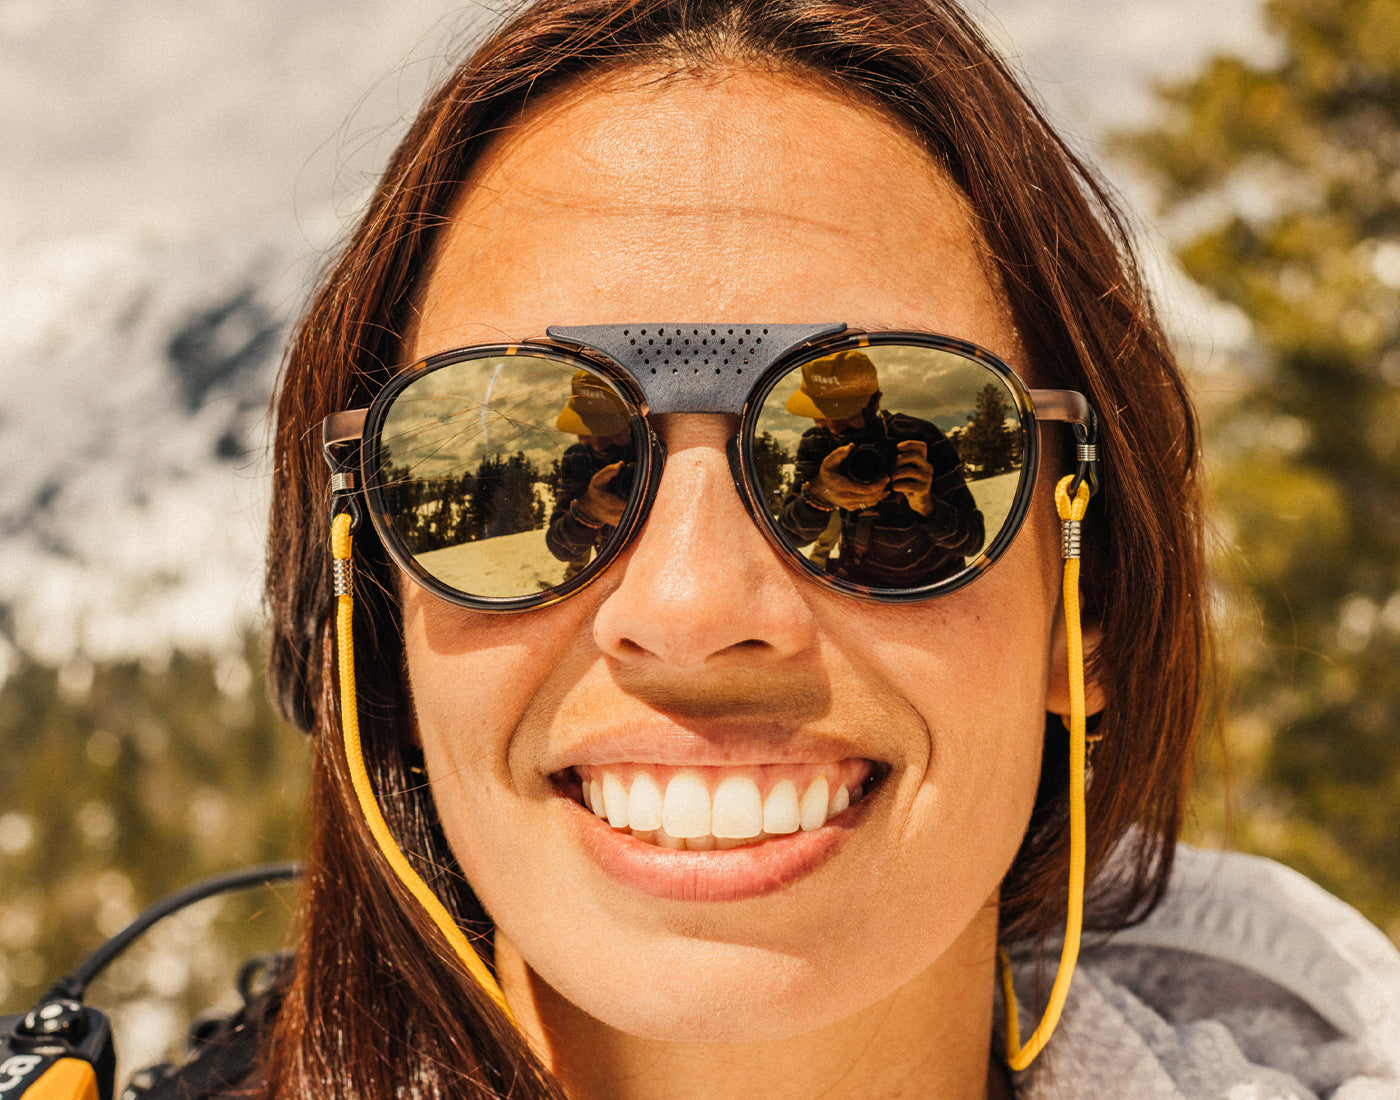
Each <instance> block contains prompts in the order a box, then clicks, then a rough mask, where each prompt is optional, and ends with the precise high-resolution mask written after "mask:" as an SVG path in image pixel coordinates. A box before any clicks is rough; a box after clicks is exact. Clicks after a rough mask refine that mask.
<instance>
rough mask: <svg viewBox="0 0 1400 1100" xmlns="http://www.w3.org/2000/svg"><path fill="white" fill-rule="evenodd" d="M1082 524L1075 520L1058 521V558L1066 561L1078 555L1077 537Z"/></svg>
mask: <svg viewBox="0 0 1400 1100" xmlns="http://www.w3.org/2000/svg"><path fill="white" fill-rule="evenodd" d="M1083 526H1084V524H1083V523H1081V522H1080V521H1079V520H1077V519H1066V520H1061V521H1060V556H1061V557H1062V558H1065V559H1066V560H1068V559H1069V558H1077V557H1079V556H1080V554H1079V535H1080V530H1081V528H1083Z"/></svg>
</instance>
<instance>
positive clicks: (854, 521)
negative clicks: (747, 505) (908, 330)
mask: <svg viewBox="0 0 1400 1100" xmlns="http://www.w3.org/2000/svg"><path fill="white" fill-rule="evenodd" d="M1023 445H1024V440H1023V433H1022V427H1021V418H1020V413H1019V410H1018V406H1017V403H1016V398H1015V395H1014V393H1013V391H1012V390H1011V388H1010V387H1009V386H1008V384H1007V383H1006V382H1005V381H1004V380H1003V378H1002V376H1001V375H1000V374H998V373H997V372H996V371H994V370H992V369H991V368H990V367H988V366H986V365H984V364H982V363H979V362H978V361H976V360H974V359H971V358H968V357H966V356H963V355H959V354H956V353H954V352H950V351H944V350H941V349H938V348H931V347H918V346H904V345H875V346H871V347H865V348H860V349H856V350H848V351H841V352H836V353H834V354H832V355H828V356H824V357H822V358H820V359H815V360H812V361H810V362H807V363H803V364H801V365H800V366H799V367H797V368H796V369H794V370H793V371H792V372H791V373H789V374H788V375H786V376H785V377H783V378H782V379H781V380H780V381H779V382H778V384H777V385H776V386H775V387H774V388H773V390H772V391H771V392H770V393H769V394H768V396H767V397H766V398H765V399H764V402H763V406H762V410H761V412H760V414H759V417H758V420H757V424H756V427H755V433H754V442H753V448H754V450H753V457H754V467H755V473H756V475H757V479H758V482H759V488H760V491H761V496H762V499H763V502H764V503H765V504H766V506H767V508H768V510H769V511H770V512H771V514H772V516H773V518H774V524H775V528H776V530H777V531H778V533H779V535H780V537H781V538H783V539H784V541H786V542H787V543H788V545H789V546H791V547H792V549H793V550H794V551H796V552H797V553H799V554H801V555H802V556H803V557H805V558H806V559H807V560H808V561H809V562H810V563H811V564H812V565H813V566H815V567H816V568H817V569H819V570H821V571H823V572H825V573H829V574H831V575H833V576H835V577H838V578H840V579H842V580H845V581H847V582H849V583H851V584H854V585H860V586H864V587H869V588H875V589H884V590H891V589H909V588H921V587H925V586H928V585H932V584H937V583H940V582H946V581H949V580H951V579H952V578H954V577H956V576H957V575H958V574H959V573H962V572H963V571H964V570H965V569H967V568H968V566H969V564H970V563H972V562H973V561H975V560H976V559H977V558H978V556H979V555H980V554H982V553H984V552H985V551H987V550H988V549H989V548H991V547H992V546H993V545H994V544H995V543H996V541H997V537H998V535H999V534H1000V532H1001V531H1002V529H1003V528H1004V527H1005V526H1006V524H1007V522H1008V520H1009V518H1010V517H1011V515H1012V512H1013V507H1014V502H1015V499H1016V493H1017V489H1018V487H1019V484H1020V480H1021V473H1022V469H1023V466H1024V461H1025V459H1024V454H1023Z"/></svg>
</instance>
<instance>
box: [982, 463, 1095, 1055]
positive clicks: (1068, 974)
mask: <svg viewBox="0 0 1400 1100" xmlns="http://www.w3.org/2000/svg"><path fill="white" fill-rule="evenodd" d="M1073 481H1074V479H1073V478H1072V477H1065V478H1061V479H1060V483H1059V484H1058V485H1057V486H1055V507H1056V509H1057V510H1058V511H1059V514H1060V519H1061V520H1073V521H1074V522H1076V523H1078V522H1080V521H1081V520H1083V519H1084V513H1085V511H1086V510H1087V509H1088V507H1089V486H1088V484H1087V483H1083V482H1081V483H1080V486H1079V492H1078V493H1077V494H1076V495H1075V497H1074V499H1073V500H1071V499H1070V496H1069V486H1070V484H1071V483H1072V482H1073ZM1064 608H1065V643H1066V649H1067V650H1068V651H1069V654H1068V659H1069V913H1068V916H1067V917H1066V919H1065V944H1064V948H1063V949H1062V950H1061V952H1060V969H1059V971H1058V973H1056V975H1055V984H1054V985H1053V986H1051V988H1050V1000H1049V1001H1048V1002H1047V1003H1046V1005H1045V1014H1044V1015H1043V1016H1042V1017H1041V1019H1040V1024H1039V1026H1038V1027H1037V1028H1036V1029H1035V1032H1034V1033H1033V1034H1032V1035H1031V1037H1030V1038H1029V1039H1028V1040H1027V1041H1026V1045H1025V1046H1021V1025H1020V1021H1019V1019H1018V1018H1017V1013H1016V987H1015V985H1014V983H1013V981H1012V976H1011V960H1010V959H1009V958H1007V955H1006V952H1005V951H1004V950H1003V949H1001V948H998V949H997V962H998V964H999V966H1000V969H1001V986H1002V994H1003V1000H1004V1001H1005V1006H1006V1063H1007V1065H1009V1066H1010V1067H1011V1068H1012V1069H1014V1070H1023V1069H1025V1068H1027V1067H1028V1066H1029V1065H1030V1064H1031V1063H1032V1062H1033V1061H1035V1057H1036V1055H1037V1054H1039V1053H1040V1052H1041V1051H1042V1050H1043V1049H1044V1048H1045V1044H1046V1043H1048V1042H1049V1041H1050V1036H1051V1035H1052V1034H1054V1032H1055V1026H1056V1025H1057V1024H1058V1023H1059V1022H1060V1013H1061V1012H1062V1011H1063V1010H1064V1007H1065V1000H1066V999H1067V998H1068V997H1069V985H1070V981H1071V980H1072V979H1073V978H1074V967H1075V964H1076V963H1077V962H1078V961H1079V937H1080V933H1081V932H1082V931H1083V927H1084V863H1085V848H1086V844H1085V828H1084V787H1085V777H1084V773H1085V742H1084V734H1085V729H1084V638H1083V634H1082V631H1081V623H1080V612H1079V559H1078V558H1077V557H1067V558H1065V581H1064Z"/></svg>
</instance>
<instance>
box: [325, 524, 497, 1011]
mask: <svg viewBox="0 0 1400 1100" xmlns="http://www.w3.org/2000/svg"><path fill="white" fill-rule="evenodd" d="M350 527H351V518H350V515H349V514H348V513H344V512H343V513H341V514H340V515H338V516H336V517H335V519H334V520H333V521H332V523H331V557H332V560H333V563H334V565H333V567H334V569H335V592H336V615H335V629H336V643H337V644H336V662H337V669H338V672H339V678H340V724H341V733H342V737H343V739H344V744H345V760H346V763H347V765H348V766H349V768H350V781H351V783H353V784H354V787H355V797H356V798H358V799H359V802H360V811H361V812H362V813H363V814H364V815H365V822H366V823H367V824H368V825H369V831H370V832H371V833H372V834H373V835H374V841H375V843H376V844H378V845H379V850H380V851H381V852H383V853H384V858H385V859H386V860H388V861H389V866H390V867H391V868H393V871H394V874H395V875H397V876H398V878H399V881H400V882H402V883H403V884H404V886H406V887H407V888H408V890H409V892H410V893H411V894H412V895H413V896H414V897H415V898H416V899H417V900H418V903H419V904H420V905H421V906H423V908H424V909H425V910H426V911H427V913H428V916H430V917H431V918H432V920H433V923H434V924H435V925H437V927H438V931H440V932H441V933H442V935H443V938H444V939H445V940H447V942H448V943H449V944H451V946H452V949H453V951H455V952H456V953H457V957H458V958H459V959H461V960H462V965H463V966H465V967H466V969H467V973H468V974H470V975H471V976H472V977H473V978H475V979H476V981H477V983H478V984H479V985H480V986H481V988H482V989H484V990H485V991H486V993H487V994H488V995H489V996H490V998H491V999H492V1000H493V1001H495V1002H496V1004H497V1005H498V1006H499V1007H500V1009H501V1011H502V1012H504V1013H505V1014H506V1018H507V1019H509V1020H510V1021H511V1022H512V1023H514V1022H515V1018H514V1017H513V1016H512V1015H511V1011H510V1006H509V1005H507V1004H506V995H505V993H504V992H502V990H501V987H500V984H499V983H498V982H497V981H496V977H495V975H494V974H492V973H491V971H490V970H489V969H488V968H487V966H486V963H485V962H484V961H483V960H482V958H481V956H480V955H478V954H477V953H476V950H475V949H474V948H473V947H472V945H471V944H470V943H469V942H468V940H467V937H466V934H465V933H464V932H463V931H462V929H461V928H459V927H458V925H457V922H456V921H455V920H453V919H452V914H451V913H449V912H448V911H447V907H446V906H445V905H443V904H442V902H441V901H440V900H439V899H438V896H437V895H436V894H434V893H433V892H432V890H431V889H429V887H428V884H427V883H426V882H424V881H423V879H422V877H421V876H420V875H419V874H418V872H417V871H415V870H414V869H413V867H412V866H411V865H410V864H409V862H408V860H407V859H406V858H404V854H403V851H402V849H400V848H399V845H398V842H397V841H396V840H395V839H394V836H393V834H392V833H390V832H389V825H388V823H387V822H386V821H385V820H384V815H383V813H381V812H380V809H379V803H378V801H376V799H375V797H374V788H373V787H372V786H370V782H369V772H368V771H367V769H366V768H365V759H364V753H363V751H362V749H361V746H360V716H359V707H358V705H357V701H356V695H355V642H354V611H355V600H354V597H353V596H352V595H351V589H352V585H351V583H350V570H351V564H350V549H351V542H352V540H351V536H350Z"/></svg>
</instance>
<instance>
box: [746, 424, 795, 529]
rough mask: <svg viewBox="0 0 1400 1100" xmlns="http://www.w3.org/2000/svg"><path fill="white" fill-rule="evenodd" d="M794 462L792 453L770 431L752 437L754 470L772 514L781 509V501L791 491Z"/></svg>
mask: <svg viewBox="0 0 1400 1100" xmlns="http://www.w3.org/2000/svg"><path fill="white" fill-rule="evenodd" d="M795 463H796V459H795V458H794V456H793V453H792V452H791V451H789V450H788V449H787V448H786V447H784V446H783V445H782V444H781V443H779V442H778V441H777V439H775V438H774V437H773V433H772V432H763V433H761V434H760V435H758V436H756V437H755V438H754V441H753V465H754V472H755V473H757V474H758V483H759V484H760V485H761V486H763V499H764V503H765V504H767V505H768V510H769V511H770V512H772V513H773V514H774V515H777V514H778V513H779V512H781V511H782V510H783V501H784V500H785V499H786V498H787V496H788V494H789V493H790V492H791V491H792V488H793V481H794V478H795V476H796V475H795V473H794V466H795Z"/></svg>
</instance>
